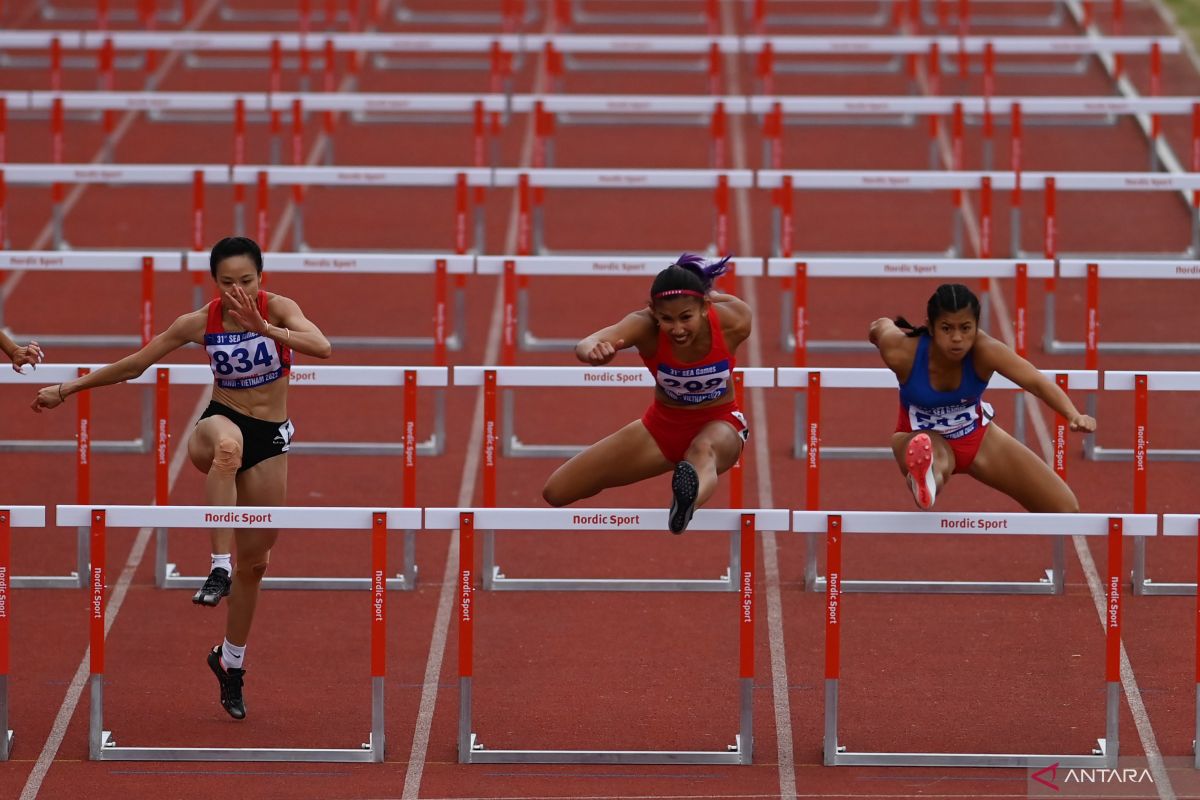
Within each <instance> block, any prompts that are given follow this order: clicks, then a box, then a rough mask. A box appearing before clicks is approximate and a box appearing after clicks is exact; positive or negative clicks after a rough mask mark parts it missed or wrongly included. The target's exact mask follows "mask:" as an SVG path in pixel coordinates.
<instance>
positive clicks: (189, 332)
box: [33, 236, 331, 719]
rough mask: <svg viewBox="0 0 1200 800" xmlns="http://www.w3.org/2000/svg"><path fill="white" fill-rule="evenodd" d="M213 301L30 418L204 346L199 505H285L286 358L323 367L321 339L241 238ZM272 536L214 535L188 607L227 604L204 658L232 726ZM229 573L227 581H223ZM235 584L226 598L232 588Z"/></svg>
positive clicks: (196, 432)
mask: <svg viewBox="0 0 1200 800" xmlns="http://www.w3.org/2000/svg"><path fill="white" fill-rule="evenodd" d="M209 269H210V271H211V272H212V276H213V280H214V281H215V282H216V284H217V294H218V296H217V297H216V298H215V299H214V300H213V301H212V302H210V303H208V304H207V305H205V306H204V307H203V308H200V309H198V310H196V311H192V312H189V313H187V314H184V315H183V316H181V317H179V318H178V319H176V320H175V321H174V322H173V323H171V326H170V327H169V328H167V329H166V330H165V331H164V332H162V333H160V334H159V335H157V336H155V337H154V338H153V339H151V340H150V343H149V344H147V345H146V346H145V347H143V348H142V349H141V350H139V351H137V352H136V353H133V354H132V355H129V356H126V357H125V358H122V359H121V360H120V361H117V362H115V363H113V364H109V365H108V366H106V367H101V368H100V369H98V370H96V371H95V372H91V373H89V374H87V375H84V376H83V377H80V378H76V379H74V380H70V381H66V382H65V383H61V384H56V385H54V386H47V387H45V388H44V389H41V390H40V391H38V394H37V398H36V399H34V401H33V410H34V411H39V412H40V411H41V410H42V409H50V408H54V407H55V406H58V405H60V404H61V403H62V402H63V400H64V399H66V398H67V397H68V396H70V395H72V394H75V393H76V392H81V391H84V390H85V389H95V388H97V387H100V386H108V385H110V384H114V383H120V382H122V381H127V380H130V379H132V378H136V377H138V376H139V375H141V374H142V373H143V372H145V371H146V370H147V369H149V368H150V367H151V366H152V365H154V364H156V363H157V362H158V361H160V360H161V359H163V358H165V357H166V356H167V355H168V354H170V353H171V352H173V351H175V350H177V349H179V348H180V347H183V346H184V345H186V344H188V343H189V342H190V343H193V344H198V345H201V346H202V347H204V349H205V350H206V351H207V354H208V361H209V366H210V367H212V371H213V379H214V383H213V390H212V402H211V403H209V405H208V408H207V409H205V411H204V413H203V414H202V415H201V418H200V421H199V422H198V423H197V424H196V427H195V428H194V429H193V430H192V434H191V437H190V438H189V439H188V456H189V457H190V458H191V460H192V464H193V465H195V467H196V469H198V470H200V471H201V472H203V473H205V474H206V475H207V478H206V479H205V483H204V499H205V502H206V503H207V504H209V505H215V506H232V505H244V506H278V505H284V504H285V503H286V502H287V497H286V495H287V451H288V447H289V445H290V443H291V438H292V423H291V421H290V420H289V419H288V414H287V390H288V371H289V368H290V366H291V353H292V351H293V350H295V351H296V352H298V353H304V354H305V355H310V356H315V357H317V358H329V356H330V352H331V348H330V346H329V340H328V339H326V338H325V335H324V334H322V333H321V331H320V330H319V329H318V328H317V326H316V325H314V324H313V323H312V322H310V321H309V320H308V319H307V318H306V317H305V316H304V313H303V312H302V311H301V310H300V306H298V305H297V304H296V302H295V301H294V300H289V299H288V298H286V297H282V296H281V295H277V294H270V295H268V294H267V293H266V292H264V291H263V290H262V288H261V281H262V269H263V260H262V252H261V251H260V250H259V247H258V245H257V244H255V243H254V242H253V241H252V240H250V239H247V238H245V237H242V236H235V237H230V238H227V239H222V240H221V241H219V242H217V244H216V246H214V247H213V249H212V252H211V253H210V254H209ZM278 533H279V532H278V531H276V530H270V529H253V530H251V529H240V530H238V531H237V532H236V546H237V566H236V569H231V568H230V549H231V545H232V544H234V542H235V536H234V532H233V531H232V530H229V529H221V530H214V531H213V554H214V555H213V561H214V565H217V564H223V566H214V568H213V570H212V573H211V574H210V575H209V579H208V580H207V581H205V583H204V586H203V587H202V588H201V590H200V591H199V592H197V593H196V596H195V597H194V598H193V602H196V603H198V604H202V605H216V604H217V602H218V600H219V599H220V598H221V597H222V596H224V595H229V613H228V615H227V616H226V622H225V641H224V642H223V643H222V644H221V645H219V646H217V647H214V648H213V649H212V651H211V652H210V653H209V654H208V665H209V667H210V668H211V669H212V671H213V672H214V673H215V674H216V676H217V680H218V682H219V683H220V686H221V705H222V706H223V707H224V708H225V710H226V711H227V712H229V715H230V716H232V717H233V718H235V719H243V718H244V717H245V716H246V707H245V704H244V703H243V701H242V681H243V677H244V673H245V668H244V666H243V663H244V662H243V658H244V656H245V649H246V641H247V639H248V637H249V635H250V624H251V622H252V621H253V619H254V607H255V604H256V603H257V602H258V590H259V586H260V584H261V582H262V578H263V575H264V574H265V573H266V571H267V562H268V560H269V558H270V554H271V547H272V546H273V545H274V544H275V539H276V537H277V535H278ZM231 572H232V579H231V577H230V574H231ZM231 583H232V589H231V587H230V584H231Z"/></svg>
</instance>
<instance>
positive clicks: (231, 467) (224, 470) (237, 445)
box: [209, 435, 242, 477]
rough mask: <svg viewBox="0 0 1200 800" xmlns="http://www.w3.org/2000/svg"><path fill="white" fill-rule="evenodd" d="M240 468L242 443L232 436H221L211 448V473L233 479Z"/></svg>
mask: <svg viewBox="0 0 1200 800" xmlns="http://www.w3.org/2000/svg"><path fill="white" fill-rule="evenodd" d="M241 466H242V443H241V442H239V441H238V440H237V439H234V438H233V437H232V436H224V435H222V436H221V437H220V438H218V439H217V444H216V446H215V447H214V448H213V459H212V466H211V467H210V468H209V469H210V470H211V471H213V472H217V473H220V474H221V475H228V476H230V477H233V476H235V475H237V471H238V470H239V469H240V468H241Z"/></svg>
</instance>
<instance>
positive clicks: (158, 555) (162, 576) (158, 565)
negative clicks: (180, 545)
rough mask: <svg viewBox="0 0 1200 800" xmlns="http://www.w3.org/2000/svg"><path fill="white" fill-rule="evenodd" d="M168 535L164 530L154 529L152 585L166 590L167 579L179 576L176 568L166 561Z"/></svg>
mask: <svg viewBox="0 0 1200 800" xmlns="http://www.w3.org/2000/svg"><path fill="white" fill-rule="evenodd" d="M168 536H169V533H168V531H167V529H166V528H155V529H154V585H155V586H157V587H158V588H159V589H165V588H167V579H168V578H171V577H173V576H176V575H178V574H179V569H178V567H176V566H175V564H174V563H172V562H170V561H168V560H167V559H168V558H169V556H168V554H167V549H168V547H169V546H170V545H169V541H168Z"/></svg>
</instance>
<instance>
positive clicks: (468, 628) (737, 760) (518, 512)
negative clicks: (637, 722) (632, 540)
mask: <svg viewBox="0 0 1200 800" xmlns="http://www.w3.org/2000/svg"><path fill="white" fill-rule="evenodd" d="M586 512H587V513H586V515H584V514H581V510H580V509H568V508H563V509H558V508H427V509H425V528H426V529H427V530H455V529H457V530H458V535H459V581H460V590H459V598H460V599H459V609H458V637H459V638H458V653H459V662H458V664H459V666H458V670H459V672H458V674H459V727H458V760H459V763H462V764H470V763H487V764H495V763H553V764H749V763H751V762H752V760H753V753H754V741H753V732H754V720H753V698H752V693H753V686H754V618H755V604H756V602H757V600H756V588H755V569H756V567H755V559H754V539H755V536H756V534H757V532H758V531H760V530H784V529H786V527H787V524H788V512H787V511H785V510H762V509H755V510H745V511H740V510H717V509H700V510H699V511H697V512H696V515H695V517H693V518H692V522H691V524H690V525H689V526H688V532H689V533H691V532H693V531H696V532H699V531H727V530H734V531H737V536H738V538H739V539H740V545H739V546H740V552H741V568H740V570H739V573H738V580H737V583H738V590H737V591H738V597H737V602H736V603H735V604H734V605H735V606H736V615H737V629H738V632H739V635H738V638H739V659H738V660H739V669H738V676H739V681H738V682H739V687H740V688H739V692H740V708H741V711H740V714H739V717H740V719H739V725H738V734H737V736H736V737H735V741H734V743H733V744H731V745H729V746H728V747H727V748H726V749H725V750H714V751H655V750H650V751H644V750H510V749H489V748H487V747H485V746H484V743H483V741H482V737H481V735H480V734H477V733H476V732H475V731H474V730H473V727H474V726H473V724H472V722H471V703H472V679H473V677H474V629H475V624H476V621H477V618H478V616H479V603H478V599H477V597H476V594H475V586H476V581H477V579H478V575H477V573H476V571H475V544H474V539H475V530H476V529H492V530H526V531H529V530H539V531H546V530H555V531H579V532H583V531H603V530H609V531H613V530H637V531H659V532H662V531H665V530H667V512H666V511H664V510H663V509H645V508H634V509H587V510H586ZM581 516H586V517H587V521H584V522H580V521H578V518H579V517H581ZM598 518H599V519H598ZM484 735H486V734H484Z"/></svg>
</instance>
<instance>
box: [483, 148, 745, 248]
mask: <svg viewBox="0 0 1200 800" xmlns="http://www.w3.org/2000/svg"><path fill="white" fill-rule="evenodd" d="M493 185H494V186H495V187H497V188H514V187H515V188H516V189H517V191H518V198H519V200H518V202H519V215H518V221H517V225H518V232H517V253H518V255H533V254H534V253H535V252H537V253H539V254H545V253H546V252H547V246H546V242H545V233H544V222H543V214H542V204H541V190H545V189H561V188H566V189H707V190H710V191H712V192H713V207H714V212H715V215H714V216H715V218H714V230H713V236H714V245H713V246H714V247H715V248H716V250H717V252H719V253H726V252H729V205H730V197H729V190H730V189H748V188H750V187H752V186H753V185H754V173H753V172H752V171H751V170H737V169H728V170H703V169H573V168H570V169H568V168H557V169H524V168H515V169H513V168H505V169H497V170H495V171H494V181H493Z"/></svg>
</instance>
